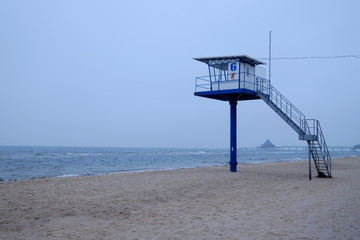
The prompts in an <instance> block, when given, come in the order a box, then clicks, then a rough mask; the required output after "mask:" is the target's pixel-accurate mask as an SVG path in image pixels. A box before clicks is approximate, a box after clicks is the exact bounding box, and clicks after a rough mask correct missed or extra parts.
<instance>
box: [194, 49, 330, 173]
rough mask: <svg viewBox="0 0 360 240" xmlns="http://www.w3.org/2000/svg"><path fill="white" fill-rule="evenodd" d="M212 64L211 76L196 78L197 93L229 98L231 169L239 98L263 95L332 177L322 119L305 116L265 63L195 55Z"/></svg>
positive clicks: (243, 57)
mask: <svg viewBox="0 0 360 240" xmlns="http://www.w3.org/2000/svg"><path fill="white" fill-rule="evenodd" d="M194 60H197V61H200V62H203V63H205V64H206V65H207V66H208V72H209V74H208V75H207V76H202V77H197V78H196V80H195V93H194V95H195V96H199V97H205V98H211V99H215V100H221V101H228V102H229V104H230V161H229V164H230V171H231V172H236V169H237V149H236V148H237V147H236V140H237V136H236V106H237V102H238V101H245V100H254V99H262V100H264V101H265V103H266V104H268V105H269V106H270V107H271V108H272V109H273V110H274V111H275V112H276V113H277V114H278V115H279V116H280V117H281V118H282V119H283V120H284V121H286V123H288V124H289V126H290V127H291V128H293V129H294V130H295V131H296V132H297V133H298V134H299V140H305V141H307V143H308V149H309V179H311V158H312V159H313V160H314V163H315V166H316V169H317V171H318V176H327V177H331V157H330V154H329V151H328V148H327V146H326V142H325V138H324V136H323V133H322V131H321V127H320V123H319V121H317V120H315V119H305V115H304V114H302V113H301V112H300V111H299V110H298V109H297V108H296V107H295V106H294V105H293V104H292V103H291V102H290V101H289V100H287V99H286V98H285V97H284V96H283V95H282V94H281V93H280V92H279V91H278V90H276V89H275V88H274V87H273V86H272V85H271V83H270V81H269V80H268V79H266V76H265V69H264V68H262V67H261V66H260V65H263V64H264V63H263V62H261V61H259V60H256V59H254V58H251V57H248V56H246V55H239V56H226V57H207V58H194Z"/></svg>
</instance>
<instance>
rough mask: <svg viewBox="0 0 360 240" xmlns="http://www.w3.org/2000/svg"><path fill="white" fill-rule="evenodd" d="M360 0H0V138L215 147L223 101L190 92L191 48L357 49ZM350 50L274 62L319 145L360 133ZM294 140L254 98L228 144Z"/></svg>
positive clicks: (209, 52) (359, 64) (5, 141)
mask: <svg viewBox="0 0 360 240" xmlns="http://www.w3.org/2000/svg"><path fill="white" fill-rule="evenodd" d="M359 10H360V1H357V0H353V1H350V0H342V1H332V0H326V1H313V0H312V1H254V0H249V1H227V0H222V1H209V0H206V1H194V0H191V1H187V0H181V1H157V0H154V1H111V0H108V1H88V0H86V1H85V0H84V1H80V0H79V1H72V0H71V1H67V0H62V1H48V0H44V1H36V0H33V1H26V0H24V1H18V0H12V1H5V0H3V1H0V30H1V38H0V114H1V118H0V119H1V120H0V123H1V124H0V145H42V146H44V145H45V146H47V145H51V146H123V147H211V148H213V147H215V148H216V147H221V148H222V147H224V148H227V147H228V146H229V131H230V130H229V122H230V120H229V104H228V103H226V102H220V101H215V100H209V99H205V98H200V97H195V96H193V92H194V84H195V77H196V76H201V75H206V74H207V67H206V65H205V64H202V63H200V62H197V61H194V60H192V58H194V57H210V56H226V55H243V54H246V55H248V56H250V57H254V58H262V57H267V56H268V34H269V30H271V31H272V56H273V57H274V58H276V57H298V56H338V55H349V54H355V55H360V44H359V43H360V15H359ZM359 69H360V59H359V58H340V59H307V60H274V61H272V83H273V85H274V86H275V87H276V88H277V89H278V90H279V91H280V92H281V93H282V94H284V95H285V96H286V97H287V98H288V99H289V100H290V101H292V103H294V104H295V106H296V107H298V108H299V109H300V110H301V111H302V112H303V113H304V114H305V115H306V117H307V118H316V119H318V120H320V123H321V125H322V128H323V131H324V134H325V137H326V139H327V143H328V145H354V144H357V143H360V125H359V122H360V107H359V104H360V100H359V90H360V81H359V80H360V79H359ZM267 138H269V139H270V140H271V141H272V142H273V143H275V144H277V145H300V144H303V143H302V142H301V141H299V140H297V139H298V137H297V135H296V133H295V132H294V131H293V130H292V129H291V128H290V127H289V126H287V125H286V123H284V122H283V120H282V119H281V118H280V117H278V116H277V115H276V114H275V113H274V112H273V111H272V110H271V109H270V108H269V107H268V106H267V105H266V104H265V103H264V102H262V101H261V100H256V101H248V102H239V104H238V146H239V147H242V146H257V145H260V144H262V143H263V142H264V141H265V140H266V139H267Z"/></svg>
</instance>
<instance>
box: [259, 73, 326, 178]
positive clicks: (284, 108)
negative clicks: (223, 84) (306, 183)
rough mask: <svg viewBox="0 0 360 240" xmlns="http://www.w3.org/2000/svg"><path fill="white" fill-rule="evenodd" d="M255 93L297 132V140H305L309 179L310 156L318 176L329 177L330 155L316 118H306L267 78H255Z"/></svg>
mask: <svg viewBox="0 0 360 240" xmlns="http://www.w3.org/2000/svg"><path fill="white" fill-rule="evenodd" d="M255 85H256V95H257V96H258V97H260V98H261V99H262V100H264V102H265V103H266V104H267V105H269V106H270V107H271V108H272V109H273V110H274V111H275V112H276V113H277V114H278V115H279V116H280V117H281V118H282V119H283V120H284V121H285V122H286V123H287V124H289V126H290V127H291V128H292V129H294V130H295V132H297V133H298V134H299V140H304V141H307V143H308V147H309V179H311V158H312V159H313V160H314V163H315V167H316V170H317V172H318V177H329V178H330V177H331V156H330V153H329V150H328V147H327V145H326V142H325V138H324V135H323V132H322V130H321V126H320V123H319V121H318V120H315V119H306V118H305V115H304V114H303V113H302V112H300V111H299V110H298V109H297V108H296V107H295V106H294V105H293V104H292V103H291V102H290V101H289V100H288V99H286V98H285V97H284V96H283V95H282V94H281V93H280V92H279V91H278V90H277V89H276V88H274V87H273V86H272V85H271V83H270V82H269V80H266V79H265V78H257V79H256V83H255Z"/></svg>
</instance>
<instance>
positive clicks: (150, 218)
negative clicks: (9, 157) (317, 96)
mask: <svg viewBox="0 0 360 240" xmlns="http://www.w3.org/2000/svg"><path fill="white" fill-rule="evenodd" d="M359 172H360V158H359V157H356V158H355V157H354V158H342V159H333V178H331V179H328V178H326V179H323V178H316V177H315V169H314V168H313V180H312V181H309V180H308V175H307V174H308V162H307V161H299V162H281V163H280V162H278V163H266V164H254V165H240V166H238V172H237V173H230V172H229V168H228V166H224V167H206V168H197V169H179V170H169V171H152V172H138V173H123V174H116V175H103V176H87V177H72V178H53V179H39V180H30V181H23V182H12V183H1V184H0V199H1V201H0V239H1V240H3V239H4V240H12V239H360V173H359Z"/></svg>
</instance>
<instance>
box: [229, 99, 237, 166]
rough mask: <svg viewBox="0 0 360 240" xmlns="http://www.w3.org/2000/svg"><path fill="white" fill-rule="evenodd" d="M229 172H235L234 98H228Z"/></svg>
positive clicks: (235, 102)
mask: <svg viewBox="0 0 360 240" xmlns="http://www.w3.org/2000/svg"><path fill="white" fill-rule="evenodd" d="M229 103H230V162H229V164H230V172H236V167H237V160H236V105H237V101H236V100H230V101H229Z"/></svg>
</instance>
